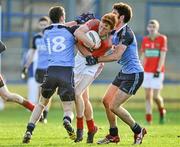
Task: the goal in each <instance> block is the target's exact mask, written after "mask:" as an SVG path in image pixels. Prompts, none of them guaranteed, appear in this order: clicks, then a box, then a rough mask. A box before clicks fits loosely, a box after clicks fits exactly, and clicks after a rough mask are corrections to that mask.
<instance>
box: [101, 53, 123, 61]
mask: <svg viewBox="0 0 180 147" xmlns="http://www.w3.org/2000/svg"><path fill="white" fill-rule="evenodd" d="M120 58H121V55H118V54H114V53H113V54H111V55H108V56H101V57H99V58H98V62H112V61H117V60H119V59H120Z"/></svg>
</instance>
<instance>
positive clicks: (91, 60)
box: [86, 56, 98, 65]
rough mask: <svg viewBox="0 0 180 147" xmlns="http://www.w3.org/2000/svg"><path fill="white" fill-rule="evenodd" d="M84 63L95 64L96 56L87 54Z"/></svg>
mask: <svg viewBox="0 0 180 147" xmlns="http://www.w3.org/2000/svg"><path fill="white" fill-rule="evenodd" d="M86 62H87V63H86V65H95V64H97V63H98V58H96V57H93V56H87V57H86Z"/></svg>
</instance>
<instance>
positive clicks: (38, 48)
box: [22, 16, 50, 123]
mask: <svg viewBox="0 0 180 147" xmlns="http://www.w3.org/2000/svg"><path fill="white" fill-rule="evenodd" d="M49 25H50V19H49V17H47V16H43V17H41V18H40V19H39V21H38V27H39V30H40V32H38V33H37V34H35V35H34V37H33V40H32V48H31V49H30V50H29V51H28V54H27V60H26V63H25V64H24V68H23V73H22V74H24V75H26V72H27V70H28V73H32V74H31V75H34V74H33V73H34V70H33V69H32V65H33V66H34V58H37V59H36V60H35V62H37V63H36V70H35V80H36V82H37V83H38V86H36V85H34V82H33V85H30V86H31V87H29V89H32V90H33V91H32V90H30V94H31V95H32V94H33V93H35V91H37V96H36V100H35V102H36V103H37V97H38V95H39V93H40V85H41V84H42V83H43V78H44V75H45V74H46V70H47V67H48V58H47V57H48V51H47V48H46V46H45V42H44V38H43V30H44V28H46V27H47V26H49ZM30 69H32V71H30ZM28 77H29V76H28ZM29 83H32V80H31V78H30V81H29ZM47 113H48V107H46V108H45V110H44V111H43V117H42V118H41V122H44V123H46V122H47Z"/></svg>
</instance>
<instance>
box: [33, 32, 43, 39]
mask: <svg viewBox="0 0 180 147" xmlns="http://www.w3.org/2000/svg"><path fill="white" fill-rule="evenodd" d="M38 38H42V34H40V33H36V34H35V35H34V36H33V39H38Z"/></svg>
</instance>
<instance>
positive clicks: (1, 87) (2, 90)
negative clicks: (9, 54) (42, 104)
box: [0, 41, 34, 111]
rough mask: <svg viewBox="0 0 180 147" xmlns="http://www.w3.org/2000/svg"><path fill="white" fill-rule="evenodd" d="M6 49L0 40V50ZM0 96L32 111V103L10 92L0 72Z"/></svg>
mask: <svg viewBox="0 0 180 147" xmlns="http://www.w3.org/2000/svg"><path fill="white" fill-rule="evenodd" d="M5 49H6V46H5V45H4V44H3V42H2V41H0V52H1V51H4V50H5ZM0 97H1V98H2V99H3V100H4V101H7V102H15V103H18V104H20V105H22V106H24V107H25V108H27V109H29V110H30V111H32V110H33V109H34V104H32V103H31V102H29V101H27V100H26V99H24V98H23V97H22V96H20V95H18V94H16V93H11V92H10V91H9V90H8V88H7V87H6V85H5V83H4V80H3V78H2V76H1V74H0Z"/></svg>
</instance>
